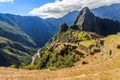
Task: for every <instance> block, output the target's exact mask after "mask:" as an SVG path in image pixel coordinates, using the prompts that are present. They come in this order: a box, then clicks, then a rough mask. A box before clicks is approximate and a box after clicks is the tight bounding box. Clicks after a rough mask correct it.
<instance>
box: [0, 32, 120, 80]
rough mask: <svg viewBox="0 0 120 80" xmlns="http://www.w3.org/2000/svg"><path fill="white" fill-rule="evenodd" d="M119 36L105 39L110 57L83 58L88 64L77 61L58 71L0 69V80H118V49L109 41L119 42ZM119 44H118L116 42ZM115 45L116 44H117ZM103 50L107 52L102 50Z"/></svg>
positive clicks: (119, 67)
mask: <svg viewBox="0 0 120 80" xmlns="http://www.w3.org/2000/svg"><path fill="white" fill-rule="evenodd" d="M119 36H120V35H119V34H117V35H109V36H108V37H105V38H104V40H105V42H104V45H106V47H108V48H110V49H111V50H112V55H109V53H107V52H106V53H105V54H102V52H100V53H97V54H95V55H91V56H89V57H88V58H83V59H82V61H89V62H90V63H89V64H84V65H81V62H80V61H78V62H77V63H76V64H74V65H75V66H74V67H70V68H64V69H59V70H49V69H46V70H23V69H12V68H5V67H1V68H0V79H1V80H6V79H9V80H23V79H25V80H119V79H120V76H119V74H120V53H119V52H120V48H116V47H115V45H114V44H113V43H112V42H111V40H117V41H118V40H119V41H120V38H119ZM118 43H119V42H118ZM118 43H117V44H118ZM104 50H105V51H106V50H108V49H107V48H104Z"/></svg>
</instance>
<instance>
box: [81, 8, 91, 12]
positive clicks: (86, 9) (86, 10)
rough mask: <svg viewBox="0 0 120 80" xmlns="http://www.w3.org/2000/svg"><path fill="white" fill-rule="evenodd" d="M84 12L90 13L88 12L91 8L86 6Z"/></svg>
mask: <svg viewBox="0 0 120 80" xmlns="http://www.w3.org/2000/svg"><path fill="white" fill-rule="evenodd" d="M82 12H85V13H88V12H90V9H89V8H88V7H84V8H83V9H82Z"/></svg>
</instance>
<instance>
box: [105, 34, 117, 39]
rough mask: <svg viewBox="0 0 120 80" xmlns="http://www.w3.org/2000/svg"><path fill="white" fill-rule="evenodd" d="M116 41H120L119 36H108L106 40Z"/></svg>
mask: <svg viewBox="0 0 120 80" xmlns="http://www.w3.org/2000/svg"><path fill="white" fill-rule="evenodd" d="M113 39H114V40H116V39H118V37H117V35H109V36H107V37H105V40H113Z"/></svg>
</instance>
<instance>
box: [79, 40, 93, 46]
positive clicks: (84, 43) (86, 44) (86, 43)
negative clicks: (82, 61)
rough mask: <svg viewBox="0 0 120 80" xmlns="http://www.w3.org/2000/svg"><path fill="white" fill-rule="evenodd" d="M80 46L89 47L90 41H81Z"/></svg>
mask: <svg viewBox="0 0 120 80" xmlns="http://www.w3.org/2000/svg"><path fill="white" fill-rule="evenodd" d="M80 44H82V45H84V46H86V47H89V46H90V45H91V44H92V40H86V41H82V42H80Z"/></svg>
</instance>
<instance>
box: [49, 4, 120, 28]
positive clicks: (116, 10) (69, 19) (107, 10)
mask: <svg viewBox="0 0 120 80" xmlns="http://www.w3.org/2000/svg"><path fill="white" fill-rule="evenodd" d="M91 11H92V12H93V13H94V14H95V15H96V16H98V17H102V18H109V19H114V20H120V17H119V14H120V4H119V3H118V4H113V5H110V6H103V7H100V8H96V9H92V10H91ZM78 14H79V11H73V12H70V13H68V14H67V15H65V16H63V17H62V18H59V19H55V18H49V19H47V21H50V22H51V23H53V22H55V24H56V23H57V24H58V25H57V26H60V24H62V23H67V24H68V25H71V24H73V23H74V21H75V20H76V17H77V15H78ZM51 19H52V20H51Z"/></svg>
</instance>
